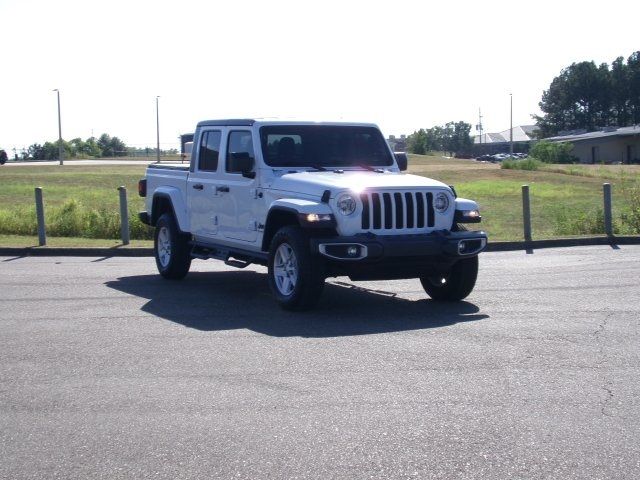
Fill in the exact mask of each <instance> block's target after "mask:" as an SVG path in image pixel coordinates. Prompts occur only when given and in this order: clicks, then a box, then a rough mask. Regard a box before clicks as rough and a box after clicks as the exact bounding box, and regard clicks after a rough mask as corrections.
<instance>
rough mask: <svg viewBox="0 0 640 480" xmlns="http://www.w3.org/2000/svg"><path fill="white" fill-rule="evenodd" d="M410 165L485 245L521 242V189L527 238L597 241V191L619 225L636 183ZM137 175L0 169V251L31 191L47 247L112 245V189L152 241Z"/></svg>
mask: <svg viewBox="0 0 640 480" xmlns="http://www.w3.org/2000/svg"><path fill="white" fill-rule="evenodd" d="M409 165H410V167H409V172H410V173H415V174H418V175H425V176H428V177H432V178H436V179H438V180H441V181H443V182H445V183H447V184H450V185H454V186H455V187H456V190H457V192H458V194H459V195H460V196H461V197H465V198H471V199H473V200H476V201H477V202H478V203H479V204H480V208H481V213H482V215H483V222H482V224H481V225H482V228H483V229H485V230H486V231H487V232H488V233H489V235H490V238H491V239H492V240H520V239H522V197H521V186H522V185H524V184H527V185H529V186H530V190H531V208H532V218H533V236H534V238H535V239H543V238H553V237H559V236H571V235H579V234H587V233H602V231H600V230H601V226H602V225H601V224H602V183H603V182H605V181H606V182H609V183H612V184H613V186H614V189H613V191H614V217H616V218H619V217H620V215H621V214H622V213H624V211H625V209H626V208H627V205H628V199H627V198H626V197H625V196H624V195H623V192H622V188H621V187H622V184H623V183H629V182H630V181H635V182H640V167H637V166H626V165H624V166H623V165H614V166H575V165H565V166H561V165H553V166H549V167H548V168H549V169H550V170H552V171H547V170H542V171H522V170H505V169H501V168H500V166H499V165H495V164H490V163H481V162H476V161H474V160H456V159H449V158H443V157H436V156H420V155H411V156H410V160H409ZM545 168H547V167H546V166H545ZM144 171H145V166H144V165H139V166H138V165H105V166H98V165H95V166H94V165H87V166H79V165H65V166H63V167H60V166H43V165H33V166H21V167H10V168H6V167H5V168H0V244H1V245H22V246H25V245H26V244H29V243H30V244H32V245H35V244H37V242H36V239H35V234H36V226H35V207H34V200H33V199H34V190H33V189H34V187H36V186H40V187H42V188H43V191H44V198H45V214H46V217H47V228H48V235H49V236H50V242H49V243H50V244H51V245H55V244H56V242H58V243H57V244H58V245H62V244H64V243H65V242H67V243H66V244H69V242H71V244H73V243H74V242H75V244H80V245H81V244H85V243H86V244H87V245H89V244H90V242H89V241H88V239H109V240H107V241H106V243H101V244H100V246H113V245H114V244H116V243H117V242H115V240H117V239H118V238H119V228H120V227H119V214H118V212H119V207H118V191H117V187H118V186H119V185H125V186H126V187H127V190H128V194H129V210H130V221H131V237H132V238H133V239H139V240H145V239H149V238H151V236H150V235H151V232H150V230H149V229H148V228H147V227H146V226H145V225H143V224H141V223H140V221H139V220H138V218H137V216H136V212H137V211H139V210H142V209H143V208H144V203H143V199H142V198H140V197H138V195H137V181H138V179H139V178H141V177H143V176H144ZM616 225H617V228H618V231H619V233H625V234H634V233H635V234H637V233H639V232H637V231H628V230H624V228H626V227H624V225H622V223H621V222H619V221H617V222H616ZM599 229H600V230H599ZM16 235H21V236H20V237H18V236H16ZM52 237H84V238H86V239H87V240H85V239H83V238H79V239H78V238H76V239H75V240H73V239H60V240H56V239H53V238H52ZM96 241H98V240H96ZM101 241H103V240H101ZM60 242H62V243H60ZM92 242H93V241H92ZM98 242H100V241H98ZM143 244H144V245H147V243H143Z"/></svg>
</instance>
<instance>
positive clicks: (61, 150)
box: [53, 88, 64, 165]
mask: <svg viewBox="0 0 640 480" xmlns="http://www.w3.org/2000/svg"><path fill="white" fill-rule="evenodd" d="M53 91H54V92H56V93H57V94H58V160H60V165H63V164H64V146H63V145H62V120H61V118H62V117H61V116H60V90H58V89H57V88H56V89H54V90H53Z"/></svg>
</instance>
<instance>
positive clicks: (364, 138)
mask: <svg viewBox="0 0 640 480" xmlns="http://www.w3.org/2000/svg"><path fill="white" fill-rule="evenodd" d="M260 143H261V144H262V155H263V156H264V161H265V162H266V164H267V165H269V166H272V167H310V168H322V167H357V166H364V167H366V166H371V167H390V166H392V165H393V158H392V157H391V154H390V152H389V148H388V147H387V143H386V141H385V139H384V138H383V137H382V134H381V133H380V130H378V129H377V128H373V127H353V126H328V125H274V126H266V127H262V128H260Z"/></svg>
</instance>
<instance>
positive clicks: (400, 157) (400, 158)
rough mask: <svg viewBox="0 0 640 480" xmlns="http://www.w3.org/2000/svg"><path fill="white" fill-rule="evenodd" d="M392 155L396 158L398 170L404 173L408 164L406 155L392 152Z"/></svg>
mask: <svg viewBox="0 0 640 480" xmlns="http://www.w3.org/2000/svg"><path fill="white" fill-rule="evenodd" d="M393 155H394V156H395V157H396V163H397V164H398V168H399V169H400V171H402V172H404V171H405V170H406V169H407V166H408V164H409V158H408V157H407V154H406V153H404V152H394V153H393Z"/></svg>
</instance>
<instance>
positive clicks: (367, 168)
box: [356, 163, 384, 173]
mask: <svg viewBox="0 0 640 480" xmlns="http://www.w3.org/2000/svg"><path fill="white" fill-rule="evenodd" d="M356 166H357V167H360V168H363V169H365V170H369V171H370V172H376V173H384V170H383V169H382V168H374V167H372V166H371V165H367V164H366V163H359V164H358V165H356Z"/></svg>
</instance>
